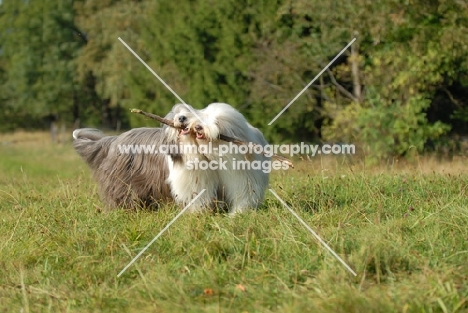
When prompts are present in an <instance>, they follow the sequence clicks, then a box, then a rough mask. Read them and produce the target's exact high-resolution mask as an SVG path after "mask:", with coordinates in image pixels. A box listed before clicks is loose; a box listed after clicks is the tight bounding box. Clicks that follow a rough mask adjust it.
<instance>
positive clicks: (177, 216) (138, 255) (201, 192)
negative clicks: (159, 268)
mask: <svg viewBox="0 0 468 313" xmlns="http://www.w3.org/2000/svg"><path fill="white" fill-rule="evenodd" d="M205 190H206V189H203V190H202V191H200V193H199V194H198V195H197V196H196V197H195V198H193V200H192V201H190V203H189V204H187V206H186V207H185V208H184V209H183V210H182V211H180V213H179V214H177V215H176V217H174V218H173V219H172V221H170V222H169V224H167V225H166V227H164V228H163V230H161V231H160V232H159V234H157V235H156V237H154V238H153V240H151V241H150V243H149V244H147V245H146V247H144V248H143V250H141V251H140V253H138V254H137V255H136V257H134V258H133V260H131V261H130V263H128V264H127V266H125V267H124V269H123V270H121V271H120V273H119V274H118V275H117V277H120V276H121V275H122V274H123V273H125V271H126V270H127V268H129V267H130V266H131V265H132V264H133V263H134V262H135V261H136V260H138V258H139V257H140V256H141V255H142V254H143V253H144V252H145V251H146V249H148V248H149V246H151V245H152V244H153V243H154V242H155V241H156V240H157V239H158V238H159V236H161V235H162V234H163V233H164V232H165V231H166V230H167V229H168V228H169V227H170V226H171V225H172V224H173V223H174V222H175V221H176V220H177V219H178V218H179V217H180V216H181V215H182V214H184V212H185V211H187V209H188V208H189V207H190V206H191V205H192V204H193V203H194V202H195V200H197V199H198V197H200V196H201V195H202V194H203V193H204V192H205Z"/></svg>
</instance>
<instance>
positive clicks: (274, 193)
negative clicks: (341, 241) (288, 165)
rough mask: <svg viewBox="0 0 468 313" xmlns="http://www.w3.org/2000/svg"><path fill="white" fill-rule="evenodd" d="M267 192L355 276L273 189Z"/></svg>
mask: <svg viewBox="0 0 468 313" xmlns="http://www.w3.org/2000/svg"><path fill="white" fill-rule="evenodd" d="M269 190H270V191H271V193H272V194H273V195H274V196H275V197H276V198H277V199H278V200H279V201H280V202H281V203H282V204H283V205H284V207H285V208H286V209H288V210H289V212H291V213H292V215H294V216H295V217H296V218H297V219H298V220H299V222H301V224H302V225H304V226H305V228H307V230H308V231H310V232H311V233H312V235H314V236H315V238H317V240H318V241H320V243H321V244H322V245H323V246H324V247H325V248H327V249H328V251H330V253H331V254H332V255H333V256H334V257H335V258H337V259H338V261H340V262H341V264H343V265H344V266H345V267H346V269H347V270H348V271H350V272H351V274H353V275H354V276H357V274H356V273H355V272H354V271H353V270H352V269H351V267H349V265H348V264H346V262H345V261H343V259H341V258H340V257H339V256H338V254H336V253H335V251H333V250H332V248H330V247H329V246H328V245H327V244H326V243H325V241H323V240H322V238H320V237H319V235H317V234H316V233H315V232H314V231H313V230H312V228H310V227H309V225H307V223H306V222H304V221H303V220H302V219H301V218H300V217H299V215H297V214H296V212H294V211H293V209H291V208H290V207H289V206H288V205H287V204H286V202H284V201H283V199H281V198H280V197H279V196H278V195H277V194H276V192H274V191H273V189H271V188H270V189H269Z"/></svg>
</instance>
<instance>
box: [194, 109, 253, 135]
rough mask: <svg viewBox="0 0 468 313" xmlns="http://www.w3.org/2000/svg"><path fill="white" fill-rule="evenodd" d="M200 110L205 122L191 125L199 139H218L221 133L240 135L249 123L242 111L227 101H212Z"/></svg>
mask: <svg viewBox="0 0 468 313" xmlns="http://www.w3.org/2000/svg"><path fill="white" fill-rule="evenodd" d="M199 112H200V117H201V118H202V119H203V123H201V122H199V121H197V123H196V124H194V125H189V126H190V127H191V129H193V132H194V133H195V138H196V139H197V140H198V141H203V140H204V141H217V140H219V135H220V134H224V135H226V136H231V137H238V136H237V135H238V133H239V132H242V130H243V129H245V128H246V125H247V124H248V123H247V121H246V120H245V118H244V116H243V115H242V114H241V113H239V112H238V111H237V110H236V109H234V108H233V107H232V106H230V105H229V104H226V103H212V104H210V105H209V106H207V107H206V108H205V109H203V110H200V111H199Z"/></svg>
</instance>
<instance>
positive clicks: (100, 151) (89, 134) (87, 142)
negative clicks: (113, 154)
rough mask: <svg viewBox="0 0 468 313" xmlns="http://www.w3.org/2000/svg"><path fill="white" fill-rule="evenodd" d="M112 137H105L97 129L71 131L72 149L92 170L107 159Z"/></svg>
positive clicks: (113, 138)
mask: <svg viewBox="0 0 468 313" xmlns="http://www.w3.org/2000/svg"><path fill="white" fill-rule="evenodd" d="M114 140H115V137H114V136H106V135H105V134H104V133H103V132H102V131H100V130H99V129H94V128H81V129H75V130H74V131H73V147H74V148H75V150H76V152H77V153H78V154H79V155H80V156H81V157H82V158H83V160H85V162H86V163H87V164H88V165H89V167H91V168H92V169H96V168H98V167H99V165H100V164H101V163H102V161H103V160H104V159H105V158H106V157H107V154H108V153H109V147H110V145H111V143H112V142H113V141H114Z"/></svg>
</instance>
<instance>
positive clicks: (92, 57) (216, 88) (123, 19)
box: [0, 0, 468, 157]
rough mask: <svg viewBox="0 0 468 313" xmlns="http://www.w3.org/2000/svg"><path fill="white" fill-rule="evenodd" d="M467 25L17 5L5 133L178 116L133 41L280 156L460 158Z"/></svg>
mask: <svg viewBox="0 0 468 313" xmlns="http://www.w3.org/2000/svg"><path fill="white" fill-rule="evenodd" d="M467 12H468V5H467V4H465V2H463V1H448V0H439V1H429V2H427V1H419V0H412V1H409V2H408V3H405V4H402V3H401V1H396V0H385V1H370V0H355V1H353V2H337V1H328V2H324V1H310V0H296V1H284V0H276V1H266V0H262V1H250V0H242V1H233V0H232V1H210V0H194V1H169V0H160V1H154V0H142V1H137V0H133V1H131V0H120V1H119V0H106V1H101V0H99V1H98V0H75V1H73V0H68V1H67V0H62V1H60V0H44V1H41V2H39V1H13V0H4V1H3V2H2V4H0V106H1V110H0V119H1V122H0V129H1V130H12V129H15V128H18V127H23V128H24V127H29V128H38V127H43V126H44V125H46V124H47V122H48V121H50V120H53V119H58V120H60V122H61V123H66V125H68V126H69V127H72V125H73V123H74V124H75V125H78V124H81V125H86V126H96V127H104V128H119V127H120V126H121V125H122V126H123V127H137V126H141V125H144V124H147V123H148V122H147V121H144V120H142V119H141V118H139V117H135V116H129V114H128V108H131V107H138V108H142V109H145V110H149V111H152V112H155V113H158V114H165V113H166V112H167V111H168V110H169V109H170V108H171V107H172V105H173V104H174V103H177V102H179V101H178V100H177V99H175V97H174V96H173V95H172V94H171V93H170V92H169V91H167V90H166V89H165V88H164V87H163V86H162V85H161V84H160V83H159V82H158V81H157V80H156V78H155V77H154V76H152V74H151V73H150V72H149V71H148V70H147V69H146V68H145V67H144V66H143V65H142V64H141V63H140V62H139V61H138V60H136V59H135V57H134V56H133V55H131V54H130V52H129V51H127V49H126V48H125V47H124V46H123V45H122V44H121V43H120V42H119V41H118V40H117V38H118V37H121V38H122V39H123V40H125V41H126V42H127V43H128V44H129V45H130V46H131V47H132V48H133V49H134V50H135V51H136V52H137V53H138V54H139V55H140V56H141V57H142V58H143V59H144V60H145V61H146V62H147V63H148V64H149V65H150V66H151V67H152V68H153V69H154V70H155V71H156V72H157V73H158V74H159V75H160V76H161V77H162V78H163V79H164V80H165V81H166V82H167V83H168V84H169V85H170V86H171V87H172V88H173V89H174V90H175V91H176V92H177V93H178V94H179V95H180V96H181V97H182V99H184V100H185V101H186V102H188V103H190V104H192V105H193V106H194V107H197V108H202V107H204V106H206V105H207V104H209V103H211V102H215V101H218V102H227V103H230V104H232V105H234V106H235V107H237V108H238V109H239V110H240V111H241V112H242V113H243V114H244V115H246V117H247V118H248V119H249V121H251V122H252V124H254V125H256V126H258V127H261V129H262V131H263V132H264V133H265V135H266V136H267V137H268V139H269V140H271V141H274V142H283V141H289V142H293V141H297V140H302V141H309V142H318V141H337V142H354V143H359V144H361V147H362V148H364V149H365V150H366V151H367V152H368V153H369V154H371V155H374V156H377V157H387V156H393V155H406V154H408V152H409V151H423V150H424V149H425V148H426V149H427V147H428V146H429V145H428V143H430V144H431V145H432V146H433V147H434V146H437V145H444V144H445V145H447V144H449V141H450V140H454V138H455V139H456V137H457V136H458V137H460V136H464V135H465V134H466V133H467V131H468V127H467V126H466V125H467V123H466V122H467V120H468V109H467V105H466V99H467V98H468V94H467V89H466V86H467V83H468V81H467V66H466V65H467V64H466V62H467V60H468V58H467V57H468V55H467V51H468V49H467V43H468V40H467V39H468V38H467V36H468V32H467V23H468V14H467ZM354 37H356V38H357V40H356V42H355V43H354V44H353V45H352V47H351V48H350V49H348V50H347V51H346V53H345V54H343V56H342V57H340V58H339V59H338V60H337V61H336V62H335V63H334V64H333V65H332V66H331V67H330V69H329V70H328V71H326V72H325V73H324V74H323V75H322V76H321V77H320V79H318V80H317V81H316V82H315V83H314V84H313V86H311V87H310V88H309V89H308V90H307V92H305V93H304V94H303V95H302V96H301V97H300V98H299V99H298V100H297V101H296V102H295V103H294V105H292V106H291V107H290V108H289V109H288V110H287V111H286V112H285V114H284V115H283V116H282V117H280V118H279V119H278V120H277V121H276V122H275V123H274V124H273V125H272V126H266V125H267V123H268V122H269V121H271V119H272V118H273V117H274V116H275V115H276V114H277V113H278V112H279V111H280V110H281V109H282V108H283V107H284V106H285V105H286V104H287V103H288V102H289V101H290V100H291V99H292V98H294V96H295V95H296V94H297V93H298V92H299V91H300V90H301V89H302V88H303V87H304V86H305V85H307V83H308V82H309V81H310V80H311V79H312V78H314V76H315V75H316V74H317V73H319V72H320V70H321V69H322V68H323V67H324V66H325V65H326V64H327V63H328V62H329V61H330V60H331V59H333V57H334V56H335V55H336V54H337V53H338V52H339V51H340V50H341V49H342V48H343V47H344V46H345V45H346V44H347V43H348V42H349V41H350V40H351V39H352V38H354Z"/></svg>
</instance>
